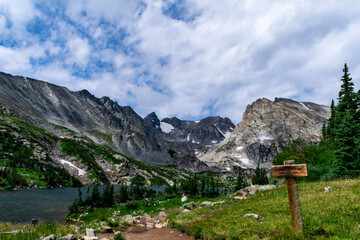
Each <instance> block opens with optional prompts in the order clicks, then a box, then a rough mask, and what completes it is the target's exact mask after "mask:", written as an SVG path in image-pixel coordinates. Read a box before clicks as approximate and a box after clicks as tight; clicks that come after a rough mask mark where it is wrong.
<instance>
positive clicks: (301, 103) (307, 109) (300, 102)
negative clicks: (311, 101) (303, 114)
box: [299, 102, 310, 110]
mask: <svg viewBox="0 0 360 240" xmlns="http://www.w3.org/2000/svg"><path fill="white" fill-rule="evenodd" d="M299 103H300V104H301V105H302V106H303V107H304V108H305V109H307V110H310V109H309V108H308V107H307V106H306V105H305V104H303V103H302V102H299Z"/></svg>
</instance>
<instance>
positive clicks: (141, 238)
mask: <svg viewBox="0 0 360 240" xmlns="http://www.w3.org/2000/svg"><path fill="white" fill-rule="evenodd" d="M121 235H123V236H124V237H125V238H126V240H194V238H192V237H190V236H188V235H186V234H185V233H182V232H179V231H178V230H176V229H169V228H159V229H157V228H153V229H150V230H146V231H122V232H121ZM113 236H114V234H104V233H101V234H99V235H97V237H98V239H101V238H107V239H112V237H113Z"/></svg>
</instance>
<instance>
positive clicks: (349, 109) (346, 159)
mask: <svg viewBox="0 0 360 240" xmlns="http://www.w3.org/2000/svg"><path fill="white" fill-rule="evenodd" d="M343 72H344V75H343V76H342V78H341V81H342V85H341V89H340V91H339V98H338V105H337V106H335V105H334V101H332V103H331V116H330V118H329V121H328V126H327V131H326V136H324V134H323V139H325V138H326V139H327V140H330V141H333V143H334V146H335V155H336V161H335V163H334V165H335V170H334V171H333V173H334V174H335V176H336V177H342V178H346V177H356V176H358V175H359V172H360V146H359V143H360V126H359V125H360V121H359V119H360V118H359V112H358V111H357V109H358V107H359V99H360V98H359V92H357V93H355V92H354V84H353V82H352V78H350V73H349V69H348V67H347V65H346V64H345V66H344V69H343Z"/></svg>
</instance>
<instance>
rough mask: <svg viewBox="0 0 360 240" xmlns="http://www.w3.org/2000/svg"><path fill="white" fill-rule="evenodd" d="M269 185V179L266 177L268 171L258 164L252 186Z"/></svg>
mask: <svg viewBox="0 0 360 240" xmlns="http://www.w3.org/2000/svg"><path fill="white" fill-rule="evenodd" d="M268 183H269V179H268V177H267V175H266V170H265V169H262V168H260V164H259V163H258V166H257V168H256V169H255V172H254V176H253V178H252V184H253V185H255V184H258V185H266V184H268Z"/></svg>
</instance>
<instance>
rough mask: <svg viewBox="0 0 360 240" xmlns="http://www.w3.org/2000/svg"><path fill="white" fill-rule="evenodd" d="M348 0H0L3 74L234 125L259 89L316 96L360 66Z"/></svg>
mask: <svg viewBox="0 0 360 240" xmlns="http://www.w3.org/2000/svg"><path fill="white" fill-rule="evenodd" d="M359 50H360V6H359V5H358V3H357V1H340V0H339V1H335V0H334V1H313V0H308V1H306V0H304V1H286V0H274V1H266V0H258V1H238V0H223V1H218V0H192V1H190V0H144V1H140V0H139V1H137V0H132V1H128V0H88V1H82V0H72V1H66V0H61V1H36V0H34V1H28V0H0V71H3V72H7V73H11V74H13V75H23V76H27V77H33V78H36V79H41V80H46V81H49V82H51V83H55V84H58V85H62V86H66V87H68V88H69V89H71V90H74V91H76V90H81V89H87V90H89V91H90V92H91V93H93V94H94V95H95V96H97V97H102V96H109V97H110V98H112V99H115V100H116V101H117V102H118V103H119V104H120V105H129V106H132V107H133V108H134V109H135V111H136V112H138V113H139V114H140V115H141V116H143V117H144V116H146V115H147V114H148V113H150V112H152V111H155V112H156V113H157V114H158V116H159V117H160V118H164V117H173V116H177V117H179V118H181V119H189V120H197V119H200V118H203V117H207V116H210V115H213V116H217V115H220V116H222V117H225V116H226V117H229V118H230V119H231V120H233V122H234V123H235V124H236V123H238V122H239V121H241V118H242V114H243V112H244V110H245V108H246V106H247V105H248V104H250V103H251V102H253V101H255V100H256V99H258V98H262V97H266V98H269V99H271V100H273V99H274V98H275V97H287V98H292V99H295V100H298V101H312V102H316V103H321V104H327V105H329V103H330V102H331V99H333V98H334V99H335V98H336V97H337V93H338V91H339V86H340V81H339V79H340V78H341V75H342V68H343V65H344V63H345V62H346V63H348V66H349V68H350V73H351V76H352V77H353V79H354V82H355V87H356V89H359V87H360V82H359V75H360V51H359Z"/></svg>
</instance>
